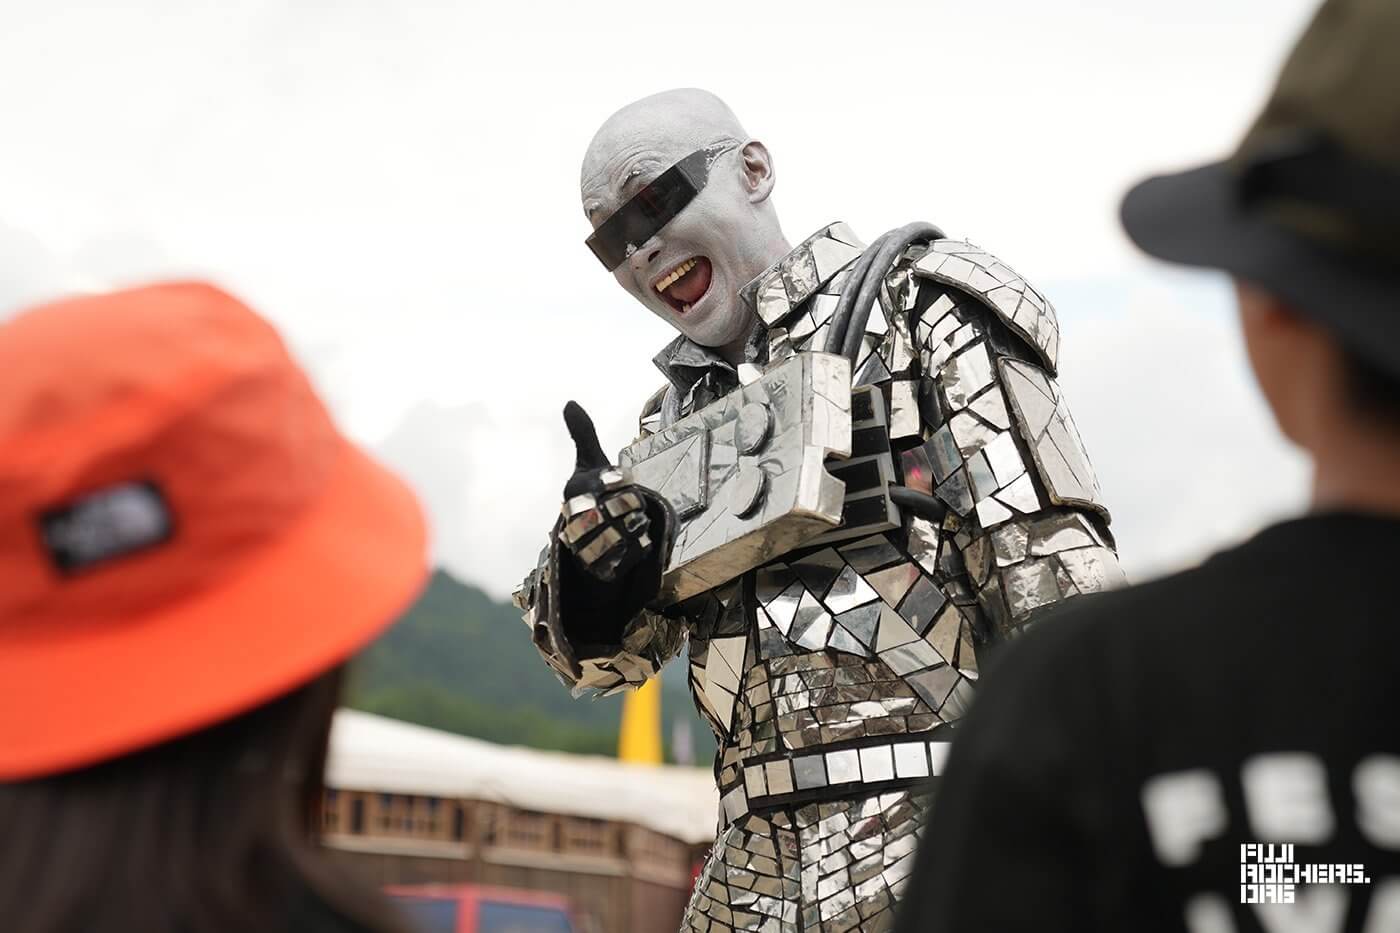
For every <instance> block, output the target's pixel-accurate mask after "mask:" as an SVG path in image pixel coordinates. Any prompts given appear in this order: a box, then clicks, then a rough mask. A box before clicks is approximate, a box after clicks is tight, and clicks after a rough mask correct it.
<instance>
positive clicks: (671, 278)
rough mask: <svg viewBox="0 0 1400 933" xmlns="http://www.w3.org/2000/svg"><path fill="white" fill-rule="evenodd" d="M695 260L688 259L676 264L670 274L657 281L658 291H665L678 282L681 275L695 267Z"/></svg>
mask: <svg viewBox="0 0 1400 933" xmlns="http://www.w3.org/2000/svg"><path fill="white" fill-rule="evenodd" d="M695 262H696V261H695V260H694V259H687V260H686V261H685V262H683V263H681V264H680V265H679V266H676V268H675V269H673V270H671V274H670V275H668V276H666V277H665V278H664V279H662V280H661V281H659V282H657V283H656V290H657V292H665V291H666V289H668V288H670V287H671V286H672V285H675V284H676V282H677V281H679V280H680V277H681V276H683V275H685V274H686V273H687V272H689V271H690V270H691V269H694V268H695Z"/></svg>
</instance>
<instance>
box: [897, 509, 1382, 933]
mask: <svg viewBox="0 0 1400 933" xmlns="http://www.w3.org/2000/svg"><path fill="white" fill-rule="evenodd" d="M984 681H986V683H984V684H983V685H982V688H981V690H980V691H979V695H978V698H977V700H976V701H975V702H974V703H973V708H972V711H971V713H970V714H969V716H968V717H967V719H965V720H964V723H963V726H962V728H960V729H959V731H958V735H957V738H956V740H955V741H954V743H953V749H952V753H951V755H950V757H949V762H948V767H947V771H946V773H945V774H944V776H943V779H942V782H941V784H940V785H939V787H938V791H937V796H936V798H935V800H934V802H933V807H932V813H931V822H930V825H929V827H928V828H927V834H926V836H925V839H924V843H923V850H922V851H921V852H920V854H919V859H918V865H917V868H916V869H915V873H914V876H913V877H912V878H911V879H910V881H909V887H908V891H907V893H906V896H905V902H904V906H903V912H902V914H901V919H900V929H901V930H903V931H915V930H918V931H926V930H933V931H950V933H980V931H988V933H1019V931H1030V930H1035V931H1037V933H1058V931H1069V930H1073V931H1075V933H1088V931H1100V930H1103V931H1107V930H1113V931H1118V930H1123V931H1135V933H1136V931H1144V933H1148V931H1159V930H1160V931H1167V930H1171V931H1181V930H1189V931H1191V933H1261V931H1262V933H1314V931H1316V933H1336V931H1342V930H1347V931H1359V933H1400V520H1394V519H1385V518H1379V517H1368V516H1362V515H1350V514H1335V515H1322V516H1316V517H1309V518H1304V519H1299V520H1296V521H1291V522H1287V523H1285V524H1282V525H1278V526H1275V527H1273V528H1270V529H1268V530H1266V531H1264V532H1263V533H1261V534H1260V535H1259V536H1258V537H1256V538H1254V539H1253V540H1251V541H1249V542H1248V543H1246V544H1244V545H1243V546H1241V547H1239V548H1236V549H1234V550H1231V551H1227V552H1224V553H1222V554H1219V555H1217V556H1215V557H1213V558H1212V559H1211V560H1209V561H1207V562H1206V563H1205V564H1203V565H1202V566H1200V567H1198V568H1196V569H1193V570H1190V571H1188V572H1185V573H1182V574H1178V575H1176V576H1173V577H1169V578H1166V579H1163V580H1159V581H1156V582H1152V583H1148V584H1145V585H1143V586H1139V587H1135V588H1132V589H1126V590H1120V591H1118V592H1114V593H1106V594H1103V595H1101V596H1089V597H1083V598H1080V599H1076V600H1072V601H1070V602H1069V603H1066V604H1065V605H1064V607H1063V608H1061V609H1058V610H1057V611H1055V612H1054V613H1052V615H1051V617H1048V618H1046V619H1044V620H1043V621H1042V622H1041V623H1040V624H1039V625H1037V626H1036V627H1035V629H1034V630H1033V631H1032V632H1030V633H1029V634H1028V635H1027V636H1026V637H1025V638H1023V639H1021V640H1019V641H1018V642H1016V643H1014V644H1013V645H1011V646H1009V647H1008V648H1007V649H1006V650H1005V652H1004V655H1003V656H1002V657H1001V658H1000V660H999V661H998V662H997V663H995V664H994V665H993V666H992V669H991V671H990V672H989V673H988V675H987V676H986V677H984ZM1270 843H1272V844H1273V845H1272V847H1270V846H1269V845H1268V844H1270ZM1258 844H1264V845H1261V846H1260V847H1259V848H1249V849H1243V848H1242V846H1246V845H1251V846H1253V845H1258ZM1285 844H1291V845H1292V846H1293V848H1291V849H1289V848H1285V847H1284V846H1285ZM1357 865H1360V866H1362V867H1361V868H1360V869H1357V868H1355V867H1354V866H1357ZM1307 866H1320V867H1307ZM1330 866H1337V867H1330ZM1363 876H1364V877H1365V878H1368V879H1369V883H1341V884H1329V885H1327V886H1316V885H1314V886H1307V885H1304V884H1298V885H1297V886H1296V887H1295V888H1294V889H1293V892H1292V893H1293V896H1294V897H1295V898H1296V901H1295V902H1294V903H1292V904H1267V903H1265V904H1256V903H1252V901H1254V900H1265V901H1276V900H1280V899H1282V898H1285V897H1287V896H1288V893H1289V892H1288V890H1287V887H1286V884H1285V882H1288V881H1294V880H1299V881H1305V880H1307V879H1309V878H1319V879H1322V878H1332V879H1340V880H1342V881H1344V882H1346V881H1359V879H1360V878H1361V877H1363ZM1242 900H1246V901H1251V903H1241V902H1242Z"/></svg>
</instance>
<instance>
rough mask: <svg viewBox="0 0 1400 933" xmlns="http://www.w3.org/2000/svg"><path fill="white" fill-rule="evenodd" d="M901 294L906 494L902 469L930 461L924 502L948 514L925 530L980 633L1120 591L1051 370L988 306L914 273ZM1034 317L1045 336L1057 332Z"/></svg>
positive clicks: (1094, 488)
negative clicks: (909, 366)
mask: <svg viewBox="0 0 1400 933" xmlns="http://www.w3.org/2000/svg"><path fill="white" fill-rule="evenodd" d="M982 255H983V256H985V255H986V254H982ZM955 258H956V257H955ZM987 259H991V257H987ZM991 262H992V263H995V260H991ZM924 265H926V266H932V265H933V263H925V264H924ZM916 268H917V267H916ZM995 268H996V269H998V270H1004V274H1005V275H1008V276H1011V277H1014V273H1011V272H1010V270H1009V269H1006V268H1005V267H1004V266H1001V265H1000V264H999V263H995ZM1015 281H1018V282H1019V281H1020V280H1015ZM990 284H993V285H994V284H995V283H994V282H992V283H990ZM1020 284H1021V287H1022V288H1024V289H1027V290H1030V292H1031V294H1033V295H1034V297H1035V298H1036V299H1038V300H1039V301H1042V302H1043V299H1040V298H1039V295H1038V293H1034V291H1033V289H1030V286H1028V285H1025V283H1024V282H1021V283H1020ZM908 287H911V288H915V289H917V292H916V293H915V294H914V295H912V296H911V297H910V298H909V299H908V301H907V302H906V304H907V305H908V306H909V314H910V319H909V320H910V323H909V325H908V327H909V330H910V335H911V337H912V340H913V344H914V348H915V353H916V355H917V364H916V369H917V372H918V375H919V378H918V380H917V385H916V387H911V394H913V395H916V396H917V407H918V412H919V436H918V438H915V440H918V439H923V440H924V442H923V444H922V445H920V446H919V447H917V448H913V449H911V450H910V451H908V452H907V453H906V454H905V463H906V471H905V472H906V483H907V482H908V481H909V480H908V475H909V474H910V472H911V471H910V470H909V469H908V468H907V467H908V464H909V463H910V462H911V460H912V461H913V462H914V463H915V465H916V466H921V465H922V463H923V462H925V461H926V462H927V468H926V469H925V470H924V475H925V476H926V477H928V480H929V489H928V490H927V491H929V492H930V493H931V494H932V495H934V496H935V497H936V498H938V499H939V500H941V501H942V502H944V503H945V504H946V505H947V507H948V511H947V514H946V515H945V517H944V520H943V522H942V524H941V527H939V528H937V529H934V528H933V527H932V526H931V525H930V527H929V528H928V529H927V530H928V532H929V533H931V534H934V533H936V534H938V535H940V536H941V537H943V538H947V537H949V536H951V539H952V542H953V544H954V545H955V546H956V548H957V550H958V551H959V552H960V553H961V555H962V559H963V563H964V565H965V567H966V569H967V579H968V581H969V583H970V585H971V586H972V588H973V590H974V593H975V595H976V598H977V602H978V603H979V604H980V605H981V607H982V609H983V614H984V616H985V618H986V619H987V620H988V622H989V623H990V626H991V629H992V631H991V632H984V633H983V634H984V636H986V635H991V636H992V637H997V638H1005V637H1007V636H1010V635H1012V634H1014V633H1016V632H1018V631H1019V630H1020V629H1022V628H1023V627H1024V626H1025V625H1026V624H1027V623H1028V622H1029V621H1031V619H1032V618H1034V617H1035V616H1036V615H1037V614H1038V612H1039V611H1040V610H1041V609H1042V607H1045V606H1048V605H1051V604H1053V603H1055V602H1057V601H1059V600H1061V599H1065V598H1067V597H1070V596H1075V595H1078V594H1081V593H1090V592H1097V591H1099V590H1103V589H1107V588H1110V587H1112V586H1115V585H1117V584H1119V583H1120V582H1121V581H1122V571H1121V570H1120V569H1119V567H1118V559H1117V555H1116V553H1115V551H1114V545H1113V538H1112V536H1111V535H1110V533H1109V531H1108V512H1107V510H1106V509H1105V508H1104V506H1103V505H1102V500H1101V496H1100V494H1099V490H1098V484H1097V481H1096V479H1095V478H1094V475H1093V471H1092V468H1091V467H1090V466H1089V461H1088V457H1087V456H1086V455H1085V453H1084V448H1083V444H1082V442H1081V441H1080V438H1079V434H1078V432H1077V430H1076V429H1075V427H1074V423H1073V421H1072V420H1071V419H1070V417H1069V411H1068V408H1067V407H1066V406H1065V403H1064V400H1063V398H1062V397H1061V395H1060V392H1059V388H1058V386H1057V385H1056V382H1055V379H1054V376H1053V375H1052V373H1051V371H1050V368H1049V367H1050V366H1051V365H1052V363H1053V359H1054V355H1053V353H1047V352H1046V350H1045V348H1044V347H1042V346H1039V345H1038V344H1037V343H1036V342H1034V340H1033V339H1028V334H1027V333H1026V330H1025V329H1023V328H1020V327H1015V326H1008V322H1007V319H1006V318H1005V317H1004V315H1002V314H999V313H998V312H997V311H996V310H994V306H993V305H991V304H990V303H989V302H987V301H986V299H985V297H984V296H974V294H972V293H970V292H969V291H966V290H964V289H962V288H959V287H957V286H955V285H952V284H950V283H948V282H946V281H939V280H935V279H931V278H926V277H923V276H920V275H915V276H914V277H913V278H912V280H911V281H910V283H909V286H908ZM1044 307H1045V308H1046V309H1047V310H1046V311H1045V312H1044V313H1045V314H1047V315H1049V316H1048V317H1046V318H1043V319H1042V324H1041V326H1042V328H1053V327H1054V326H1055V324H1054V319H1053V311H1052V310H1048V308H1049V306H1048V305H1044ZM1023 319H1024V315H1023ZM1011 324H1012V325H1015V324H1016V321H1015V320H1014V319H1013V320H1012V321H1011ZM1039 333H1040V332H1038V331H1031V333H1030V334H1029V336H1030V337H1031V338H1034V337H1036V336H1037V335H1038V334H1039ZM1054 340H1055V341H1056V344H1057V342H1058V336H1057V334H1056V335H1055V337H1054ZM896 385H897V383H896ZM893 404H894V407H895V412H894V414H895V415H896V416H897V415H898V398H895V399H894V402H893ZM893 427H894V428H895V429H896V430H897V429H898V427H899V426H898V424H895V425H893ZM897 443H898V441H897ZM915 472H917V470H916V471H915Z"/></svg>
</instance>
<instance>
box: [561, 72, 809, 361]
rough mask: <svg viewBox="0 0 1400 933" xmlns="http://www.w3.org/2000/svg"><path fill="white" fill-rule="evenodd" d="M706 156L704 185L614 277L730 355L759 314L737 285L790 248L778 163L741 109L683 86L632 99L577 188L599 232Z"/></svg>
mask: <svg viewBox="0 0 1400 933" xmlns="http://www.w3.org/2000/svg"><path fill="white" fill-rule="evenodd" d="M700 150H705V151H706V153H707V156H706V160H705V168H704V172H703V180H702V181H700V182H699V184H700V185H701V186H702V190H699V191H698V192H696V193H694V195H693V197H691V198H690V199H689V200H688V201H687V202H686V203H685V205H684V206H683V207H681V208H680V209H679V211H678V212H677V213H676V214H675V215H674V216H671V217H670V218H669V219H668V220H665V221H664V222H663V223H662V225H661V226H660V227H659V228H657V229H655V230H654V231H649V232H647V233H646V234H643V235H645V236H648V237H649V238H648V239H647V240H646V242H644V243H637V242H630V241H629V243H628V244H627V254H626V259H625V260H623V261H622V262H621V264H620V265H617V266H616V267H613V268H612V272H613V277H614V278H615V279H616V280H617V282H618V284H619V285H621V286H622V287H623V288H624V289H626V290H627V291H628V292H629V293H630V294H631V295H632V296H633V297H634V298H636V299H637V300H638V301H639V302H641V303H642V305H644V306H645V307H646V308H647V309H648V310H649V311H651V312H652V313H653V314H655V315H657V316H658V317H660V318H662V319H663V320H665V321H666V322H667V323H668V324H670V325H671V326H673V327H675V328H676V329H677V330H679V331H680V332H681V333H683V334H685V335H686V336H687V337H689V338H691V339H692V340H694V341H696V342H697V343H700V344H703V345H704V346H708V347H715V348H719V349H720V350H721V351H722V352H725V353H726V354H732V353H737V352H739V351H740V350H741V349H742V346H743V344H744V342H745V338H746V336H747V335H748V333H749V332H750V331H751V330H752V328H753V326H754V322H755V321H756V318H755V317H754V316H753V312H752V310H751V309H749V308H747V307H746V306H745V305H744V303H743V302H742V301H741V300H740V298H739V290H740V289H741V288H743V286H744V285H745V284H746V283H747V282H748V281H749V280H750V279H752V278H753V277H754V276H756V275H758V274H759V273H760V272H762V271H763V270H764V269H766V268H767V267H768V266H769V265H771V264H772V263H774V262H776V261H777V260H778V259H780V258H781V257H782V256H783V255H784V254H785V253H787V251H788V248H789V247H788V244H787V240H786V239H784V237H783V232H782V228H781V227H780V225H779V223H778V218H777V214H776V212H775V211H774V209H773V202H772V201H771V200H770V199H769V194H770V193H771V192H772V190H773V185H774V178H775V176H774V174H773V162H772V159H771V157H770V156H769V155H768V149H767V148H766V147H765V146H764V145H763V143H761V142H759V141H757V140H755V139H751V138H750V137H749V135H748V133H746V132H744V128H743V126H741V125H740V124H739V120H738V118H737V117H735V116H734V112H733V111H732V110H730V109H729V107H728V106H727V105H726V104H725V103H724V101H722V100H720V99H719V98H718V97H716V96H715V95H713V94H711V93H710V92H709V91H701V90H696V89H695V88H682V89H679V90H674V91H663V92H662V93H660V94H653V95H651V96H650V97H644V98H642V99H641V100H638V101H634V102H633V103H630V104H628V105H627V106H626V107H623V108H622V109H621V110H619V111H617V112H616V113H614V114H613V115H612V116H610V117H608V118H607V120H605V121H604V122H603V125H602V126H601V127H600V128H599V129H598V132H597V133H595V134H594V135H593V141H592V142H590V143H589V144H588V151H587V152H586V153H585V154H584V157H583V170H582V172H581V173H580V178H579V189H580V194H581V196H582V200H583V210H584V213H585V214H587V215H588V219H589V222H590V223H591V224H592V225H593V226H594V228H595V229H596V228H597V227H598V226H599V225H600V224H602V223H603V222H604V221H605V220H606V219H607V218H608V217H610V216H612V215H613V214H614V213H615V212H617V211H618V209H619V208H621V207H622V206H623V205H624V204H626V203H627V202H628V201H629V199H631V198H633V197H635V196H636V195H637V193H638V192H639V191H641V190H642V189H643V188H645V187H646V186H647V185H648V184H650V183H651V182H652V181H654V180H655V179H656V178H657V176H659V175H660V174H661V173H662V172H664V171H666V169H668V168H670V167H671V166H673V165H675V164H676V163H677V162H679V161H681V160H682V159H684V158H686V157H687V156H689V155H691V154H692V153H697V152H699V151H700Z"/></svg>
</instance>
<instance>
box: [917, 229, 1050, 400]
mask: <svg viewBox="0 0 1400 933" xmlns="http://www.w3.org/2000/svg"><path fill="white" fill-rule="evenodd" d="M914 274H915V275H917V276H919V277H921V278H925V279H932V280H933V281H935V282H942V283H943V284H945V285H951V286H953V287H954V288H957V289H959V290H961V291H964V292H966V293H968V294H969V295H972V296H974V297H975V298H977V299H978V300H980V301H981V302H982V303H984V304H985V305H986V306H987V307H988V308H990V309H991V310H992V311H993V312H994V313H995V314H996V316H997V317H998V318H1000V319H1001V320H1002V321H1003V322H1004V323H1005V324H1006V326H1007V327H1009V328H1010V329H1011V331H1012V332H1013V333H1015V334H1016V335H1017V336H1019V337H1020V338H1022V339H1023V340H1025V341H1026V343H1027V344H1028V345H1029V347H1030V348H1031V349H1032V350H1033V351H1034V352H1035V355H1036V356H1037V357H1038V358H1039V359H1040V362H1041V363H1042V364H1044V366H1045V368H1046V369H1047V370H1049V372H1050V373H1051V374H1054V372H1055V370H1056V361H1057V358H1058V356H1059V350H1060V326H1059V324H1058V322H1057V321H1056V320H1055V309H1054V308H1053V307H1052V306H1051V304H1050V302H1049V301H1047V300H1046V299H1045V296H1044V295H1042V294H1041V293H1040V292H1038V291H1036V290H1035V288H1033V287H1032V286H1031V284H1030V283H1029V282H1027V281H1026V280H1025V279H1023V278H1021V277H1020V276H1019V275H1017V274H1016V272H1015V270H1013V269H1012V268H1011V267H1010V266H1008V265H1006V264H1005V263H1003V262H1002V261H1001V260H999V259H997V258H996V257H995V256H993V255H992V254H991V253H988V252H986V251H985V250H983V249H980V248H979V247H976V246H973V245H972V244H971V243H968V242H966V241H964V240H948V239H943V240H935V241H933V243H932V244H931V245H930V247H929V250H928V252H926V253H925V254H924V255H923V256H922V257H920V258H919V259H918V260H917V261H916V262H915V263H914Z"/></svg>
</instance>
